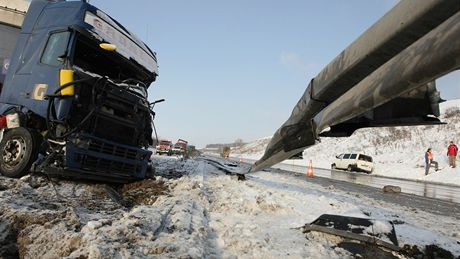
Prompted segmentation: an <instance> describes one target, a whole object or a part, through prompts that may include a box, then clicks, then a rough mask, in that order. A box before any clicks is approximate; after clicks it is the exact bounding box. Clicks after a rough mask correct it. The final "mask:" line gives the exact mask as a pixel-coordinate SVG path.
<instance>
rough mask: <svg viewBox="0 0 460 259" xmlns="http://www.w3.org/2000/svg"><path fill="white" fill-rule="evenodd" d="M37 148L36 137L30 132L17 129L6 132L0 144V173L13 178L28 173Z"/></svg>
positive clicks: (24, 129)
mask: <svg viewBox="0 0 460 259" xmlns="http://www.w3.org/2000/svg"><path fill="white" fill-rule="evenodd" d="M38 147H39V143H38V136H36V135H35V134H34V133H33V132H31V131H30V130H28V129H26V128H22V127H19V128H14V129H10V130H8V131H6V132H5V134H4V135H3V139H2V141H1V142H0V151H1V154H0V173H1V174H3V175H4V176H7V177H13V178H20V177H22V176H24V175H26V174H27V173H29V170H30V167H31V166H32V163H33V162H34V161H35V160H37V157H38Z"/></svg>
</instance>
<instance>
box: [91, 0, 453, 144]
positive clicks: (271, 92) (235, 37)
mask: <svg viewBox="0 0 460 259" xmlns="http://www.w3.org/2000/svg"><path fill="white" fill-rule="evenodd" d="M396 2H397V1H394V0H348V1H343V0H329V1H305V0H289V1H273V0H251V1H248V0H231V1H215V0H203V1H202V0H197V1H187V0H181V1H178V0H177V1H176V0H155V1H151V0H136V1H119V0H118V1H114V0H112V1H108V0H91V1H90V3H91V4H93V5H96V6H97V7H99V8H100V9H102V10H103V11H105V12H106V13H108V14H109V15H111V16H112V17H113V18H115V19H116V20H118V21H119V22H120V23H122V24H123V25H124V26H125V27H127V28H128V29H130V30H131V31H133V32H134V33H136V34H137V35H138V36H139V37H140V38H141V39H143V40H144V41H145V42H146V43H147V44H148V45H149V46H150V48H151V49H153V50H154V51H156V52H157V58H158V64H159V74H160V76H159V78H158V79H157V81H156V82H155V83H154V84H152V85H151V87H150V89H149V95H150V96H149V99H150V100H151V101H153V100H155V99H161V98H165V99H166V102H164V103H160V104H159V105H158V106H157V108H156V112H157V116H156V119H155V124H156V127H157V130H158V135H159V136H160V138H166V139H170V140H173V141H176V140H177V139H178V138H182V139H186V140H189V141H190V142H191V143H193V144H195V145H197V146H198V147H203V146H204V145H206V144H209V143H228V142H233V141H234V140H236V139H238V138H241V139H243V140H244V141H252V140H255V139H258V138H261V137H266V136H271V135H272V134H273V133H274V132H275V131H276V130H277V129H278V127H279V126H281V124H282V123H283V122H284V121H285V120H286V119H287V118H288V117H289V115H290V113H291V111H292V108H293V107H294V105H295V104H296V103H297V101H298V100H299V98H300V97H301V95H302V94H303V92H304V91H305V88H306V86H307V85H308V82H309V81H310V79H311V78H313V77H314V76H315V75H317V74H318V73H319V72H320V71H321V69H322V68H323V67H324V66H325V65H327V64H328V63H329V62H330V61H331V60H332V59H333V58H334V57H335V56H337V55H338V54H339V53H340V52H341V51H342V50H343V49H345V48H346V47H347V46H348V45H349V44H350V43H351V42H352V41H353V40H355V39H356V38H357V37H358V36H359V35H360V34H361V33H363V32H364V31H365V30H366V29H367V28H369V27H370V26H371V25H372V24H373V23H374V22H376V21H377V20H378V19H379V18H380V17H381V16H382V15H384V14H385V13H386V12H387V11H388V10H390V9H391V8H392V7H393V6H394V5H395V4H396ZM438 88H439V89H440V90H441V96H442V97H443V98H444V99H453V98H460V76H459V74H458V73H456V74H455V75H450V76H448V77H447V78H444V79H442V80H439V81H438Z"/></svg>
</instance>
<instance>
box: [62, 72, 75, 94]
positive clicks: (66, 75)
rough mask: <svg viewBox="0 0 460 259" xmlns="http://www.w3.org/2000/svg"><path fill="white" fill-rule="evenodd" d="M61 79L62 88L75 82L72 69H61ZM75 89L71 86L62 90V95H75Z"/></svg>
mask: <svg viewBox="0 0 460 259" xmlns="http://www.w3.org/2000/svg"><path fill="white" fill-rule="evenodd" d="M59 79H60V84H61V86H63V85H65V84H67V83H70V82H73V70H70V69H61V70H60V73H59ZM74 94H75V87H74V85H69V86H67V87H66V88H64V89H62V90H61V95H70V96H71V95H74Z"/></svg>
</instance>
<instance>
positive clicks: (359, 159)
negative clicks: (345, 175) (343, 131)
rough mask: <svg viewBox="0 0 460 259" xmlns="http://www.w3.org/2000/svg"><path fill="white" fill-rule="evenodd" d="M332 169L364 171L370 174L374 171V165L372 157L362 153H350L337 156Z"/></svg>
mask: <svg viewBox="0 0 460 259" xmlns="http://www.w3.org/2000/svg"><path fill="white" fill-rule="evenodd" d="M331 168H332V169H344V170H347V171H362V172H366V173H368V174H370V173H372V171H373V170H374V163H373V162H372V157H370V156H367V155H364V154H361V153H348V154H340V155H338V156H336V157H335V160H334V162H333V163H332V164H331Z"/></svg>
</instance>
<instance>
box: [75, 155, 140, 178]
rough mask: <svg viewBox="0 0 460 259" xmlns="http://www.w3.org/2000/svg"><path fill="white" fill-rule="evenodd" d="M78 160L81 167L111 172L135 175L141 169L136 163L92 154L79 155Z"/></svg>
mask: <svg viewBox="0 0 460 259" xmlns="http://www.w3.org/2000/svg"><path fill="white" fill-rule="evenodd" d="M76 160H77V161H79V162H80V163H81V166H82V168H81V169H85V170H92V171H103V172H110V173H111V174H122V175H129V176H134V175H137V173H139V169H140V168H138V167H137V166H136V165H134V164H128V163H123V162H120V161H113V160H109V159H104V158H97V157H94V156H90V155H77V159H76Z"/></svg>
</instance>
